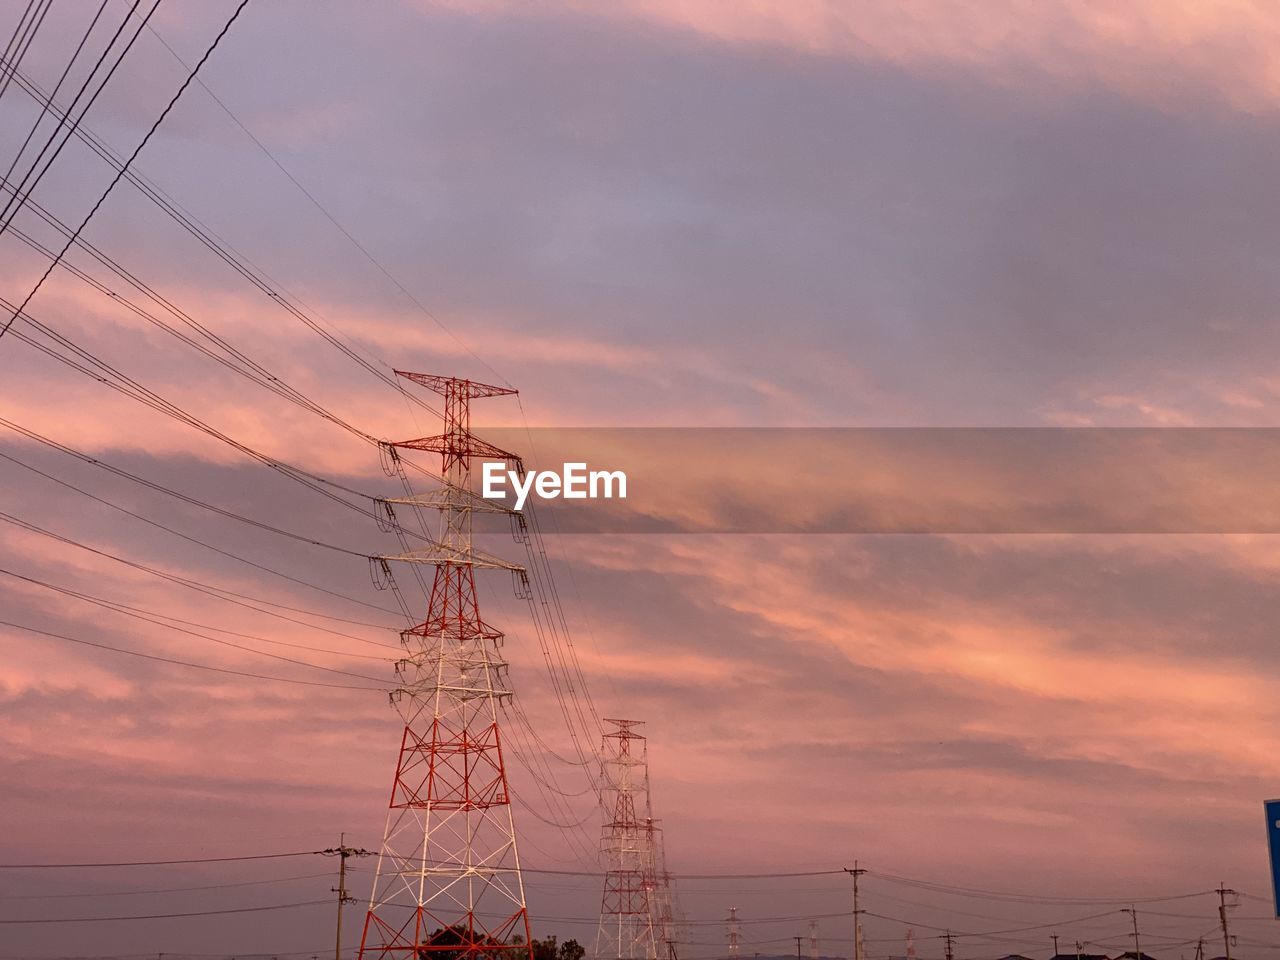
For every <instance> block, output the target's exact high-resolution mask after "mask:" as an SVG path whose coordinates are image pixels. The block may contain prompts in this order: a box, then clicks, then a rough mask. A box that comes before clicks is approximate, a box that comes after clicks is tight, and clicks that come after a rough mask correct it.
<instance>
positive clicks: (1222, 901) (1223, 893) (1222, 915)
mask: <svg viewBox="0 0 1280 960" xmlns="http://www.w3.org/2000/svg"><path fill="white" fill-rule="evenodd" d="M1217 893H1218V918H1219V919H1220V920H1221V921H1222V949H1223V950H1224V951H1225V953H1224V954H1223V955H1224V956H1225V957H1226V958H1227V960H1231V933H1230V931H1229V930H1228V929H1227V894H1231V895H1232V896H1233V897H1234V896H1235V895H1236V892H1235V891H1234V890H1231V889H1228V887H1227V885H1226V884H1225V883H1219V884H1218V890H1217Z"/></svg>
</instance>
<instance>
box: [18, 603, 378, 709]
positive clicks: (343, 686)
mask: <svg viewBox="0 0 1280 960" xmlns="http://www.w3.org/2000/svg"><path fill="white" fill-rule="evenodd" d="M0 626H3V627H13V628H14V629H15V630H25V631H26V632H27V633H34V634H38V635H40V636H43V637H51V638H52V639H55V640H66V641H67V642H68V643H78V644H81V645H83V646H86V647H94V648H96V649H98V650H109V651H111V652H112V653H122V654H125V655H126V656H130V657H140V658H142V659H143V660H155V661H157V662H159V663H170V664H174V665H176V666H180V667H191V668H193V669H196V670H208V671H211V672H213V673H226V674H230V675H232V676H236V677H249V678H251V679H253V680H274V681H276V682H277V683H295V684H299V685H301V686H305V687H330V688H333V689H338V690H367V691H372V692H385V689H380V688H378V687H364V686H360V687H357V686H354V685H352V684H349V683H325V682H324V681H322V680H295V679H292V678H290V677H272V676H267V675H265V674H261V673H251V672H249V671H247V670H231V669H229V668H227V667H214V666H210V665H209V664H207V663H193V662H191V661H190V660H177V659H174V658H173V657H161V656H158V655H156V654H153V653H142V652H141V651H139V650H127V649H125V648H124V647H113V646H111V645H109V644H105V643H98V642H96V641H93V640H85V639H83V638H82V637H71V636H67V635H66V634H63V633H53V632H52V631H49V630H41V629H39V628H38V627H31V626H27V625H26V624H23V623H14V622H13V621H11V620H0Z"/></svg>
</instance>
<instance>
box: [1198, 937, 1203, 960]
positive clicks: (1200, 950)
mask: <svg viewBox="0 0 1280 960" xmlns="http://www.w3.org/2000/svg"><path fill="white" fill-rule="evenodd" d="M1196 960H1204V937H1201V938H1200V939H1199V940H1198V941H1197V942H1196Z"/></svg>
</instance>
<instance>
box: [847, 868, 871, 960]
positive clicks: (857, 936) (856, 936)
mask: <svg viewBox="0 0 1280 960" xmlns="http://www.w3.org/2000/svg"><path fill="white" fill-rule="evenodd" d="M844 872H845V873H847V874H849V875H850V876H852V877H853V960H863V957H862V909H861V908H860V907H859V905H858V878H859V877H860V876H862V875H863V874H864V873H866V872H867V871H866V870H864V869H863V868H861V867H859V866H858V861H857V860H855V861H853V867H852V868H850V867H845V868H844Z"/></svg>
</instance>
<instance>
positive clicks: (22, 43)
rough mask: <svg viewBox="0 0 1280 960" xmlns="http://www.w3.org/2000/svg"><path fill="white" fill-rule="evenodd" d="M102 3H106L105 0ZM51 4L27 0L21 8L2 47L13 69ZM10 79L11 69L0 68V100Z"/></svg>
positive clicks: (28, 46)
mask: <svg viewBox="0 0 1280 960" xmlns="http://www.w3.org/2000/svg"><path fill="white" fill-rule="evenodd" d="M103 5H104V6H105V5H106V4H105V0H104V3H103ZM51 6H53V0H40V3H38V4H37V3H35V2H34V0H27V6H26V8H25V9H23V11H22V16H20V17H19V18H18V24H17V26H16V27H14V29H13V35H12V36H11V37H10V38H9V42H8V43H6V44H5V47H4V59H5V60H8V59H9V58H10V57H12V58H13V64H14V70H16V69H17V68H18V67H20V66H21V65H22V61H23V59H24V58H25V57H26V55H27V51H28V50H30V49H31V44H32V43H33V42H34V41H35V38H36V34H37V33H38V32H39V30H40V25H41V24H43V23H44V18H45V17H46V16H47V15H48V13H49V8H50V7H51ZM12 79H13V72H12V71H6V70H3V69H0V100H2V99H4V95H5V91H7V90H8V89H9V81H10V80H12Z"/></svg>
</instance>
